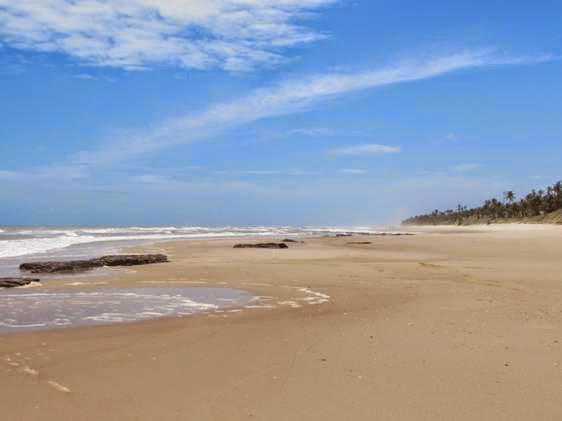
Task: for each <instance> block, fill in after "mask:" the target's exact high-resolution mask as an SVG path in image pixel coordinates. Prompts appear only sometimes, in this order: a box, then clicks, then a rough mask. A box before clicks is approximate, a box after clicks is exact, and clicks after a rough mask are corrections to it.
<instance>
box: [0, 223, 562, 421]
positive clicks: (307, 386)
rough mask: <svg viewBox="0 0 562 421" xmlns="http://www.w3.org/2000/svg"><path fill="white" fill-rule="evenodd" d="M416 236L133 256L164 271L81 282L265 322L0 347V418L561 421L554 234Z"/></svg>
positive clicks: (46, 338)
mask: <svg viewBox="0 0 562 421" xmlns="http://www.w3.org/2000/svg"><path fill="white" fill-rule="evenodd" d="M426 231H427V232H426V233H425V234H422V235H418V236H415V237H365V238H362V237H356V238H354V239H353V240H352V241H371V242H372V244H369V245H348V244H346V243H348V242H349V241H350V239H349V238H337V239H314V240H306V243H305V244H295V245H290V247H291V248H290V249H289V250H234V249H232V244H233V241H224V240H221V241H190V242H188V241H183V242H171V243H162V244H158V245H155V246H151V247H145V248H144V249H146V250H150V251H158V252H164V253H167V254H169V255H170V257H171V259H172V262H171V263H169V264H164V265H154V266H146V267H141V268H138V269H135V270H134V271H131V270H119V271H115V272H114V275H112V276H110V277H108V278H105V279H103V280H100V279H94V280H93V281H95V282H108V285H109V286H120V287H122V286H137V287H138V286H154V285H158V286H162V285H165V284H169V285H174V286H177V285H190V286H193V285H206V286H229V287H237V288H245V289H248V290H250V291H253V292H254V293H255V294H258V295H261V296H264V297H265V298H264V299H263V300H262V301H261V304H262V306H261V307H273V308H252V309H243V310H242V311H238V312H226V313H218V314H213V315H199V316H194V317H187V318H182V319H178V318H174V319H160V320H153V321H147V322H141V323H134V324H121V325H114V326H101V327H90V328H79V329H67V330H60V331H49V332H35V333H25V334H10V335H3V336H0V411H1V412H0V414H1V415H0V419H2V420H7V421H12V420H14V421H15V420H57V421H62V420H72V421H79V420H119V421H125V420H158V421H167V420H197V421H203V420H246V419H254V420H268V421H274V420H393V421H397V420H456V421H458V420H471V421H473V420H494V421H497V420H510V421H513V420H553V421H554V420H561V419H562V258H561V256H562V230H561V228H560V227H551V229H521V228H520V229H517V230H515V229H513V230H510V229H506V228H504V227H502V228H501V229H500V230H495V229H494V228H493V227H480V228H474V227H471V229H457V228H451V227H449V228H447V229H433V230H426ZM72 281H73V280H72V279H71V278H64V279H60V280H53V281H49V287H50V288H84V286H83V285H80V286H79V287H77V286H70V285H65V284H68V283H71V282H72ZM80 281H84V279H83V278H81V279H80ZM302 288H310V290H311V291H316V292H318V293H322V294H327V295H329V296H330V299H329V301H328V302H325V303H320V302H322V301H323V296H322V295H319V294H318V295H313V294H312V293H311V292H310V291H309V290H302ZM267 297H270V298H267ZM315 303H316V304H315ZM297 306H298V308H293V307H297ZM258 307H259V306H258Z"/></svg>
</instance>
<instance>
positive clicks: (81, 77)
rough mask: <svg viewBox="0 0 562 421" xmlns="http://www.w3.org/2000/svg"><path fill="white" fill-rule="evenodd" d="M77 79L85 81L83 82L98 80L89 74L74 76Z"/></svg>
mask: <svg viewBox="0 0 562 421" xmlns="http://www.w3.org/2000/svg"><path fill="white" fill-rule="evenodd" d="M73 77H74V78H76V79H83V80H96V79H97V77H95V76H93V75H91V74H89V73H79V74H77V75H74V76H73Z"/></svg>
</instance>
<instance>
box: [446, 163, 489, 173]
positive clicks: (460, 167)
mask: <svg viewBox="0 0 562 421" xmlns="http://www.w3.org/2000/svg"><path fill="white" fill-rule="evenodd" d="M480 168H482V165H480V164H475V163H472V164H470V163H462V164H457V165H452V166H450V167H449V169H450V170H451V171H455V172H460V173H464V172H470V171H476V170H478V169H480Z"/></svg>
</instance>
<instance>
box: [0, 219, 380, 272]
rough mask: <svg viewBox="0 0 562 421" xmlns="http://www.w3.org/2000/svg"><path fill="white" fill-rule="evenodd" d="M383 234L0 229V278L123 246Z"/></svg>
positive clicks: (369, 230)
mask: <svg viewBox="0 0 562 421" xmlns="http://www.w3.org/2000/svg"><path fill="white" fill-rule="evenodd" d="M341 232H355V233H360V232H362V233H371V234H377V233H381V232H386V230H385V229H382V228H372V227H351V228H350V227H320V228H318V227H235V226H225V227H198V226H160V227H135V226H131V227H80V226H74V227H40V226H0V276H16V275H19V270H18V266H19V264H20V263H21V262H23V261H24V260H25V261H33V260H49V259H58V260H69V259H79V258H91V257H97V256H100V255H102V254H111V253H117V252H118V250H119V249H120V248H122V247H125V246H130V245H135V244H146V243H154V242H158V241H165V240H173V239H203V238H236V237H248V236H252V237H272V236H273V237H278V238H279V240H282V239H283V238H284V237H292V236H306V235H325V234H335V233H341Z"/></svg>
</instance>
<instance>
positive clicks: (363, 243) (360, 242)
mask: <svg viewBox="0 0 562 421" xmlns="http://www.w3.org/2000/svg"><path fill="white" fill-rule="evenodd" d="M346 244H354V245H367V244H373V243H371V242H370V241H350V242H349V243H346Z"/></svg>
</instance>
